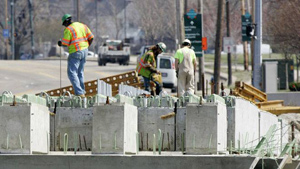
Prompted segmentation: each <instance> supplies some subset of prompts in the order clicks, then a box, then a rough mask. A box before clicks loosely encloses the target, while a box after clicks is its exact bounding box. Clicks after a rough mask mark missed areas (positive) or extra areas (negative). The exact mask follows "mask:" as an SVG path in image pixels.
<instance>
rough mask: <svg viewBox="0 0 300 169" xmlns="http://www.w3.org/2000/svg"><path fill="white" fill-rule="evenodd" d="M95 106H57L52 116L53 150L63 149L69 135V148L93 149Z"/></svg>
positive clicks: (79, 149)
mask: <svg viewBox="0 0 300 169" xmlns="http://www.w3.org/2000/svg"><path fill="white" fill-rule="evenodd" d="M92 121H93V108H86V109H85V108H70V107H57V108H56V115H55V116H54V117H53V118H52V117H51V124H52V125H51V133H55V134H54V135H51V150H55V151H63V150H64V142H65V141H67V140H66V138H65V134H67V137H68V147H67V149H68V150H74V149H76V150H77V151H91V149H92Z"/></svg>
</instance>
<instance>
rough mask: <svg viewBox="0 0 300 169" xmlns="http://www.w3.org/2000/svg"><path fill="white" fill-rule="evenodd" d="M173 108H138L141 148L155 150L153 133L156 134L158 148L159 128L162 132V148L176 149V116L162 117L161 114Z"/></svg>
mask: <svg viewBox="0 0 300 169" xmlns="http://www.w3.org/2000/svg"><path fill="white" fill-rule="evenodd" d="M173 111H174V109H173V108H162V107H146V108H139V109H138V131H139V133H140V143H139V147H140V149H141V150H146V151H152V150H153V137H154V136H153V134H155V135H156V139H155V143H156V148H158V141H157V138H158V130H159V129H160V130H161V132H162V150H165V151H170V150H171V151H174V150H175V148H174V145H175V134H174V132H175V128H174V116H173V117H170V118H167V119H161V118H160V116H162V115H166V114H168V113H171V112H173Z"/></svg>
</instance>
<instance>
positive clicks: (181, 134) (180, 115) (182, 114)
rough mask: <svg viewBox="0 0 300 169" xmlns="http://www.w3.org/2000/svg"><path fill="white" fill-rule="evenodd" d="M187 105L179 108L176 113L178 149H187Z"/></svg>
mask: <svg viewBox="0 0 300 169" xmlns="http://www.w3.org/2000/svg"><path fill="white" fill-rule="evenodd" d="M185 135H186V107H182V108H177V114H176V150H177V151H182V149H183V150H185V147H186V141H185Z"/></svg>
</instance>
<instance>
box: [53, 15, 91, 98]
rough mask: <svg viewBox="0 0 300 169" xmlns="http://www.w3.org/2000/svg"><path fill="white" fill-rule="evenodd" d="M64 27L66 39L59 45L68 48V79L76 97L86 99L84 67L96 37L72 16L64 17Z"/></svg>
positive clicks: (59, 42)
mask: <svg viewBox="0 0 300 169" xmlns="http://www.w3.org/2000/svg"><path fill="white" fill-rule="evenodd" d="M62 25H63V26H65V27H66V28H65V30H64V37H63V39H62V40H60V41H58V43H57V44H58V46H67V47H68V49H69V57H68V77H69V79H70V81H71V83H72V86H73V89H74V92H75V95H77V96H80V97H82V98H85V87H84V65H85V62H86V57H87V54H88V47H89V46H90V45H91V44H92V42H93V38H94V35H93V34H92V32H91V31H90V29H89V28H88V27H87V26H86V25H85V24H82V23H79V22H72V16H71V15H70V14H65V15H64V16H63V17H62Z"/></svg>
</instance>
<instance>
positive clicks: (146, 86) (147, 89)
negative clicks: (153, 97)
mask: <svg viewBox="0 0 300 169" xmlns="http://www.w3.org/2000/svg"><path fill="white" fill-rule="evenodd" d="M143 78H144V87H145V90H146V91H148V92H150V79H149V78H147V77H144V76H143Z"/></svg>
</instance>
